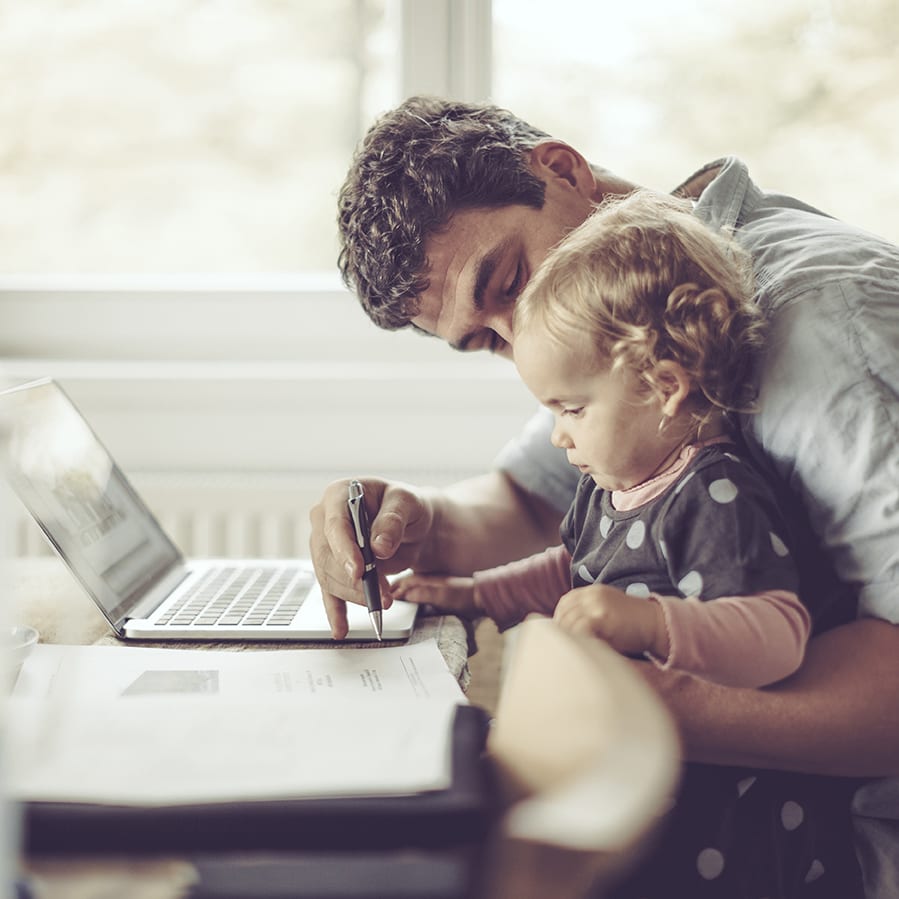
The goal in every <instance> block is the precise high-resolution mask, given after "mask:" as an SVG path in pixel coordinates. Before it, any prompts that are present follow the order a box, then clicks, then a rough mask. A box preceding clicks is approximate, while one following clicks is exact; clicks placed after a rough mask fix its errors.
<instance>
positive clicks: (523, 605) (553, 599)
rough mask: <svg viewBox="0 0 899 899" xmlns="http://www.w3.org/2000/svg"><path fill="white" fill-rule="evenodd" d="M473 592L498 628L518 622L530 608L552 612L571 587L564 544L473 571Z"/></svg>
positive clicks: (569, 559) (547, 612)
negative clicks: (526, 556) (496, 565)
mask: <svg viewBox="0 0 899 899" xmlns="http://www.w3.org/2000/svg"><path fill="white" fill-rule="evenodd" d="M474 589H475V595H476V597H477V599H478V602H479V603H480V605H481V608H482V609H483V610H484V611H485V612H486V614H487V615H488V616H489V617H490V618H492V619H493V620H494V621H495V622H496V624H497V627H498V628H499V629H500V630H505V629H506V628H509V627H512V625H513V624H518V622H519V621H521V620H522V619H523V618H524V617H525V616H526V615H527V614H528V613H529V612H541V613H543V614H544V615H552V613H553V611H554V610H555V608H556V604H557V603H558V601H559V597H561V596H562V594H563V593H567V592H568V591H569V590H570V589H571V556H570V555H569V554H568V550H567V549H565V547H564V546H561V545H560V546H552V547H550V548H549V549H547V550H544V551H543V552H542V553H537V554H536V555H533V556H529V557H528V558H527V559H520V560H519V561H517V562H510V563H509V564H508V565H500V566H498V567H497V568H490V569H487V570H486V571H476V572H475V573H474Z"/></svg>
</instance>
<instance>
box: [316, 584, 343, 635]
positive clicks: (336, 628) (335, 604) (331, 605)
mask: <svg viewBox="0 0 899 899" xmlns="http://www.w3.org/2000/svg"><path fill="white" fill-rule="evenodd" d="M322 601H323V602H324V604H325V613H326V614H327V616H328V623H329V624H330V625H331V636H332V637H333V638H334V639H335V640H343V638H344V637H346V635H347V631H348V630H349V627H348V626H347V619H346V603H345V602H344V601H343V600H342V599H338V598H337V597H336V596H331V594H329V593H322Z"/></svg>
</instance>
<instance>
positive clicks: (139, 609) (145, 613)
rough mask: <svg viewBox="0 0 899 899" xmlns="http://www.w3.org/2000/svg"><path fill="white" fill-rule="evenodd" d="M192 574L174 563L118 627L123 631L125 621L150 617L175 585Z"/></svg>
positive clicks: (119, 622)
mask: <svg viewBox="0 0 899 899" xmlns="http://www.w3.org/2000/svg"><path fill="white" fill-rule="evenodd" d="M188 574H190V572H189V571H188V569H187V568H185V567H184V565H181V564H178V565H173V566H172V567H171V568H170V569H169V570H168V571H166V572H165V573H164V574H163V575H162V577H160V578H159V580H157V581H156V583H155V584H153V586H152V587H149V588H147V591H146V593H144V595H143V596H142V597H141V599H140V601H139V602H137V603H136V604H135V605H134V607H133V608H131V609H130V610H129V612H128V614H127V615H126V616H125V617H123V618H122V619H120V620H119V621H118V622H117V623H116V627H117V628H118V629H119V630H120V631H121V630H124V627H125V622H126V621H130V620H131V619H132V618H149V617H150V615H152V614H153V612H155V611H156V609H157V608H158V606H159V604H160V603H161V602H162V601H163V600H164V599H165V598H166V597H167V596H170V595H171V593H172V591H173V590H174V589H175V587H177V586H178V584H180V583H181V582H182V581H183V580H184V579H185V578H186V577H187V576H188Z"/></svg>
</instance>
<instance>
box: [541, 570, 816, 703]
mask: <svg viewBox="0 0 899 899" xmlns="http://www.w3.org/2000/svg"><path fill="white" fill-rule="evenodd" d="M555 619H556V621H558V623H559V625H560V626H561V627H563V628H564V629H565V630H568V631H570V632H572V633H586V634H590V635H592V636H594V637H599V638H600V639H603V640H605V641H606V642H607V643H609V644H610V645H611V646H612V647H613V648H615V649H617V650H618V651H619V652H623V653H626V654H628V655H636V654H639V653H646V654H647V655H648V656H649V657H650V658H651V659H652V660H653V661H654V662H655V663H656V664H658V665H659V666H660V667H661V668H663V669H668V668H677V669H678V670H681V671H684V672H686V673H688V674H693V675H695V676H697V677H702V678H705V679H706V680H711V681H715V682H716V683H719V684H724V685H725V686H732V687H761V686H765V685H766V684H771V683H774V682H776V681H779V680H782V679H783V678H785V677H787V676H788V675H790V674H792V673H793V672H794V671H795V670H796V669H797V668H799V666H800V664H802V659H803V656H804V654H805V645H806V642H807V641H808V637H809V632H810V630H811V618H810V616H809V614H808V611H807V609H806V608H805V606H803V604H802V603H801V602H800V601H799V598H798V597H797V596H796V594H795V593H791V592H789V591H787V590H770V591H766V592H764V593H759V594H757V595H755V596H733V597H722V598H720V599H715V600H711V601H709V602H702V601H700V600H698V599H695V598H689V599H684V598H682V597H680V596H676V597H675V596H657V595H655V594H653V595H652V596H651V597H650V598H649V599H641V598H639V597H635V596H628V595H627V594H626V593H624V592H623V591H622V590H619V589H617V588H616V587H609V586H606V585H604V584H590V585H589V586H587V587H578V588H577V589H575V590H571V591H570V592H569V593H567V594H566V595H565V596H563V597H562V599H561V600H559V604H558V606H557V607H556V613H555Z"/></svg>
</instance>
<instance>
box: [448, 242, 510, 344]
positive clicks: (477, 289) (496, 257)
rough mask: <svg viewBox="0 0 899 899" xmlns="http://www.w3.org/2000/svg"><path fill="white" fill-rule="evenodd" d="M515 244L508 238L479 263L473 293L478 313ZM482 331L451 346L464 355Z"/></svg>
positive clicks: (460, 339)
mask: <svg viewBox="0 0 899 899" xmlns="http://www.w3.org/2000/svg"><path fill="white" fill-rule="evenodd" d="M512 243H513V238H511V237H507V238H506V239H505V240H504V241H502V242H501V243H498V244H497V245H496V246H495V247H494V248H493V249H492V250H490V252H489V253H486V254H485V255H484V256H482V257H481V259H480V260H479V261H478V266H477V274H476V275H475V279H474V291H473V292H472V298H471V299H472V304H473V305H474V308H475V311H476V312H483V311H484V293H485V291H486V290H487V285H488V284H489V283H490V279H491V278H492V277H493V273H494V272H495V271H496V267H497V266H498V265H499V264H500V262H501V260H502V258H503V257H504V256H505V255H506V253H507V252H508V251H509V247H510V246H511V244H512ZM480 332H481V329H480V328H478V329H477V330H475V331H471V332H469V333H468V334H465V335H464V336H462V337H460V338H459V340H457V341H455V343H451V344H450V346H451V347H452V348H453V349H454V350H459V351H460V352H462V353H464V352H466V350H467V349H468V344H469V343H471V341H472V340H474V339H475V337H477V336H478V334H480Z"/></svg>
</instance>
